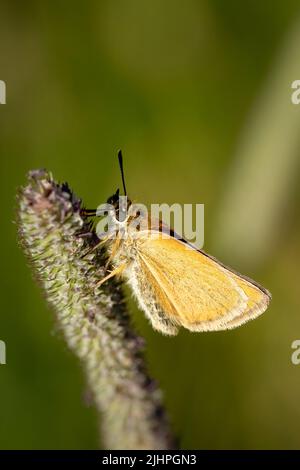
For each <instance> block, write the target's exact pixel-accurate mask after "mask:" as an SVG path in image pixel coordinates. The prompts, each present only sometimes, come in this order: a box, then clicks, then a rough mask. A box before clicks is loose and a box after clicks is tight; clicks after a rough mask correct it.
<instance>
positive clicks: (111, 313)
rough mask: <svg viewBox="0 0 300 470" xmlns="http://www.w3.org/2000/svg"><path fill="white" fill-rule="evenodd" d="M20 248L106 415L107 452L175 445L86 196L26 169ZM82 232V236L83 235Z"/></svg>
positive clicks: (42, 173) (104, 438)
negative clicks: (86, 209)
mask: <svg viewBox="0 0 300 470" xmlns="http://www.w3.org/2000/svg"><path fill="white" fill-rule="evenodd" d="M18 204H19V207H18V227H19V238H20V241H21V245H22V247H23V249H24V251H25V253H26V255H27V257H28V259H29V261H30V263H31V265H32V267H33V270H34V272H35V274H36V276H37V278H38V280H39V282H40V283H41V285H42V287H43V290H44V292H45V295H46V298H47V300H48V302H49V304H50V305H51V307H52V308H53V309H54V311H55V313H56V318H57V323H58V327H59V328H60V329H61V330H62V331H63V333H64V336H65V338H66V341H67V343H68V345H69V347H70V348H71V349H72V351H73V352H74V353H75V354H76V355H77V356H78V357H79V358H80V360H81V362H82V364H83V367H84V369H85V372H86V376H87V380H88V384H89V386H90V388H91V391H92V394H93V398H94V401H95V403H96V406H97V408H98V410H99V412H100V413H101V429H102V433H101V435H102V439H101V440H102V443H103V445H104V446H105V448H107V449H169V448H172V447H173V445H174V444H173V442H172V438H171V435H170V432H169V429H168V423H167V420H166V416H165V412H164V409H163V407H162V397H161V392H160V390H159V389H158V388H157V386H156V384H155V382H154V381H153V380H151V379H150V378H149V376H148V374H147V372H146V369H145V365H144V360H143V357H142V351H141V350H142V347H143V341H142V338H140V337H138V336H136V335H135V334H134V332H133V330H132V327H131V325H130V319H129V315H128V313H127V310H126V305H125V301H124V295H123V293H122V286H121V283H120V282H119V281H118V280H116V279H111V280H110V281H109V282H106V283H104V284H103V285H101V287H99V288H97V287H96V284H97V282H98V281H99V280H100V279H101V278H103V277H104V275H105V272H104V271H105V270H104V265H105V262H106V253H105V250H104V248H101V249H98V248H97V250H94V251H91V248H92V247H93V246H94V245H95V244H96V243H97V237H96V235H95V232H94V230H93V228H92V226H91V224H89V223H88V222H87V220H86V219H84V218H83V217H82V216H81V213H80V208H81V201H80V200H79V199H78V198H77V197H76V196H75V195H74V194H73V193H72V192H71V191H70V189H69V187H68V185H67V184H62V185H58V184H57V183H55V181H54V180H53V178H52V176H51V174H50V173H48V172H47V171H45V170H36V171H32V172H30V173H29V182H28V185H27V186H26V187H25V188H22V189H21V191H20V194H19V198H18ZM83 234H84V235H85V236H83Z"/></svg>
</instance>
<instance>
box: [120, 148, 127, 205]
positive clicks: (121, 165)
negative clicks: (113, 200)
mask: <svg viewBox="0 0 300 470" xmlns="http://www.w3.org/2000/svg"><path fill="white" fill-rule="evenodd" d="M118 159H119V166H120V171H121V176H122V183H123V189H124V194H125V196H127V191H126V185H125V176H124V168H123V155H122V150H119V151H118Z"/></svg>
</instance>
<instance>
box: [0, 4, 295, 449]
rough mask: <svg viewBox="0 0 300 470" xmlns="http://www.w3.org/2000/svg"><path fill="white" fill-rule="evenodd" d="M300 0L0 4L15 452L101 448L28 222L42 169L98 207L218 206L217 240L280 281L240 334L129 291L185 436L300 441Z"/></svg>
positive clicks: (229, 442) (214, 216) (2, 439)
mask: <svg viewBox="0 0 300 470" xmlns="http://www.w3.org/2000/svg"><path fill="white" fill-rule="evenodd" d="M299 44H300V9H299V2H298V1H297V0H285V1H284V2H271V1H264V2H261V1H260V0H246V1H243V2H240V1H238V0H227V1H226V2H224V1H221V0H201V1H199V0H185V1H184V2H183V1H176V0H152V1H151V2H149V1H144V0H127V1H126V2H125V1H123V0H114V1H111V0H105V1H99V0H98V1H96V0H94V1H93V0H90V1H87V2H76V1H72V2H69V1H65V2H58V1H56V0H51V1H50V0H44V1H43V2H38V1H27V2H23V3H22V2H14V1H11V0H9V1H8V0H1V14H0V79H1V80H5V81H6V85H7V104H6V105H1V106H0V168H1V184H0V193H1V199H0V200H1V230H0V241H1V283H0V285H1V303H0V312H1V314H0V339H1V340H4V341H5V342H6V346H7V364H6V365H1V366H0V414H1V417H0V448H4V449H5V448H7V449H15V448H22V449H32V448H62V449H63V448H72V449H77V448H88V449H92V448H97V446H98V418H97V415H96V411H95V409H94V408H93V406H91V405H89V404H88V401H87V400H86V393H85V391H86V389H85V382H84V378H83V373H82V370H81V368H80V365H79V364H78V361H77V360H76V358H74V357H73V355H72V354H71V353H70V352H69V351H68V350H67V347H66V345H65V343H64V341H63V339H62V338H61V337H60V335H59V334H58V333H57V332H56V330H55V323H54V318H53V315H52V312H50V311H49V309H48V308H47V306H46V305H45V302H44V300H43V298H42V294H41V292H40V290H39V288H38V287H37V286H36V285H35V283H34V282H33V280H32V276H31V273H30V270H29V268H28V266H27V265H26V262H25V260H24V257H23V254H22V252H21V250H20V249H19V248H18V246H17V237H16V226H15V225H14V223H13V220H14V217H15V215H14V209H15V205H16V204H15V194H16V191H17V188H18V187H19V186H20V185H22V184H24V183H25V182H26V173H27V172H28V170H30V169H33V168H40V167H45V168H47V169H49V170H51V171H52V172H53V174H54V177H55V178H57V179H58V180H60V181H64V180H67V181H68V182H69V183H70V184H71V186H72V187H73V188H74V189H75V191H76V193H77V194H78V195H80V196H81V197H82V198H83V199H84V201H85V203H86V205H87V206H89V207H93V206H96V205H97V204H98V203H100V202H102V201H103V200H105V199H106V198H107V196H109V195H111V194H112V193H113V191H115V189H116V188H117V187H118V186H119V185H120V176H119V172H118V167H117V160H116V151H117V149H118V148H122V149H123V153H124V156H125V165H126V176H127V186H128V188H129V192H130V194H131V196H132V197H133V198H134V199H136V200H137V201H140V202H145V203H148V204H149V203H152V202H167V203H173V202H181V203H190V202H194V203H196V202H198V203H204V204H205V249H206V251H208V252H209V253H212V254H214V255H215V256H217V257H218V258H220V259H221V260H222V261H223V262H225V263H227V264H229V265H231V266H233V267H234V268H235V269H237V270H238V271H240V272H243V273H245V274H248V275H249V276H251V277H253V278H255V279H256V280H257V281H259V282H260V283H262V284H263V285H264V286H266V287H267V288H268V289H269V290H270V291H271V292H272V294H273V300H272V303H271V306H270V308H269V310H268V311H267V312H266V314H265V315H263V316H262V317H261V318H259V319H257V320H256V321H254V322H250V323H249V324H247V325H246V326H243V327H241V328H240V329H237V330H235V331H229V332H220V333H206V334H204V333H202V334H200V333H199V334H191V333H189V332H185V331H182V332H181V333H180V334H179V336H178V337H175V338H166V337H163V336H161V335H159V334H158V333H155V332H154V331H153V330H152V329H151V327H150V325H149V324H148V323H147V322H146V320H145V319H144V316H143V314H142V313H141V312H139V311H138V310H137V307H136V306H135V304H134V302H133V301H131V300H130V304H131V309H132V312H133V317H134V323H135V325H136V328H137V330H138V331H139V332H140V333H141V334H142V335H144V336H145V337H146V340H147V360H148V363H149V368H150V370H151V373H152V374H153V375H154V376H155V377H156V378H157V379H158V380H159V382H160V384H161V387H162V389H163V390H164V394H165V403H166V407H167V409H168V412H169V414H170V417H171V419H172V423H173V427H174V430H175V432H176V433H177V434H178V436H179V439H180V443H181V447H183V448H186V449H191V448H197V449H216V448H217V449H227V448H230V449H231V448H239V449H240V448H241V449H249V448H258V449H261V448H272V449H276V448H299V447H300V406H299V394H300V365H299V366H296V365H293V364H292V362H291V354H292V349H291V343H292V341H294V340H295V339H299V338H300V300H299V272H300V268H299V266H300V245H299V237H300V221H299V196H300V192H299V191H300V189H299V188H300V185H299V181H300V180H299V176H300V175H299V173H300V168H299V161H300V158H299V157H300V105H299V106H297V105H293V104H292V103H291V92H292V90H291V83H292V82H293V81H294V80H296V79H300V49H299Z"/></svg>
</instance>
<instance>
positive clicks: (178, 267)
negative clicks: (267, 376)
mask: <svg viewBox="0 0 300 470" xmlns="http://www.w3.org/2000/svg"><path fill="white" fill-rule="evenodd" d="M137 249H138V250H137V251H138V261H137V268H138V270H139V278H141V279H143V280H144V281H143V282H144V285H145V286H146V285H148V286H150V287H151V292H152V296H153V299H152V301H151V302H150V306H149V305H147V308H146V309H145V308H143V305H141V307H142V308H143V309H144V310H145V312H146V313H147V314H148V316H149V318H150V319H151V304H152V305H153V308H154V306H155V307H156V308H157V306H158V307H159V308H160V311H161V312H163V315H164V316H165V318H166V320H168V321H169V322H171V324H172V325H178V326H184V327H185V328H187V329H189V330H191V331H217V330H222V329H228V328H235V327H237V326H239V325H241V324H242V323H244V322H246V321H248V320H250V319H252V318H255V317H257V316H258V315H260V314H261V313H262V312H263V311H265V310H266V308H267V306H268V303H269V300H270V295H269V293H268V292H267V291H266V290H265V289H263V288H262V287H260V286H258V285H257V284H255V283H254V282H253V281H251V280H250V279H248V278H244V277H242V276H240V275H239V274H238V273H235V272H233V271H231V270H230V269H229V268H227V267H226V266H223V265H222V264H220V263H219V262H218V261H217V260H215V259H214V258H212V257H210V256H208V255H206V254H205V253H203V252H201V251H198V250H196V249H195V248H192V247H191V246H190V245H188V244H186V243H183V242H182V241H180V240H177V239H175V238H173V237H166V236H164V237H161V236H159V237H157V236H156V237H149V236H148V237H141V238H140V241H139V243H138V245H137ZM141 274H142V276H141ZM148 303H149V302H148ZM153 326H154V325H153ZM154 327H155V326H154ZM156 327H157V325H156ZM157 329H160V328H159V327H157ZM170 334H171V333H170Z"/></svg>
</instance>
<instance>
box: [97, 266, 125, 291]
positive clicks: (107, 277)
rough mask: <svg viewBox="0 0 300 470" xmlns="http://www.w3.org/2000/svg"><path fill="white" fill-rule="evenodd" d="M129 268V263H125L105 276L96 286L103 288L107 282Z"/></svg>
mask: <svg viewBox="0 0 300 470" xmlns="http://www.w3.org/2000/svg"><path fill="white" fill-rule="evenodd" d="M126 267H127V263H123V264H120V266H118V267H117V268H115V269H114V270H113V271H111V272H110V273H109V274H108V275H107V276H105V277H104V278H103V279H101V280H100V281H98V282H97V283H96V286H97V287H99V286H101V285H102V284H103V283H104V282H106V281H107V280H108V279H110V278H112V277H114V276H117V275H120V274H122V272H123V271H124V269H125V268H126Z"/></svg>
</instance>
